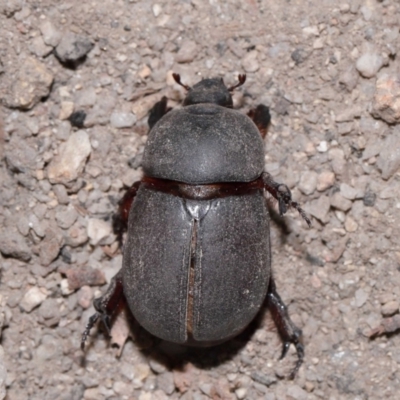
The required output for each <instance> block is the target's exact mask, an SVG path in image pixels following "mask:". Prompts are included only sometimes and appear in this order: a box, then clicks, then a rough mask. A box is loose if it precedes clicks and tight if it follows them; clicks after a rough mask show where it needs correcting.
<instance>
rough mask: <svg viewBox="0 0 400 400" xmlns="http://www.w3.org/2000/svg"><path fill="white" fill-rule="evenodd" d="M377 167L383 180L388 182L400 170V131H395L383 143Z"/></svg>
mask: <svg viewBox="0 0 400 400" xmlns="http://www.w3.org/2000/svg"><path fill="white" fill-rule="evenodd" d="M377 166H378V168H379V169H380V171H381V174H382V178H383V179H385V180H387V179H389V178H390V177H392V176H393V175H394V174H395V173H396V172H397V171H398V170H399V168H400V131H395V132H393V133H392V134H391V135H389V136H388V137H387V138H386V139H385V140H384V142H383V145H382V150H381V152H380V154H379V158H378V162H377Z"/></svg>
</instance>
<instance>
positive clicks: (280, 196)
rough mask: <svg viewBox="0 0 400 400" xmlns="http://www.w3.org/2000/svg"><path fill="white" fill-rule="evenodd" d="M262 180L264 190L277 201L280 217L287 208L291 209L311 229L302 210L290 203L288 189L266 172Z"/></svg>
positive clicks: (290, 196)
mask: <svg viewBox="0 0 400 400" xmlns="http://www.w3.org/2000/svg"><path fill="white" fill-rule="evenodd" d="M262 178H263V182H264V189H265V190H266V191H267V192H269V193H270V194H272V196H273V197H275V199H276V200H278V203H279V214H280V216H281V217H282V216H283V215H284V214H286V212H287V210H288V207H293V208H295V209H296V210H297V211H298V212H299V214H300V215H301V216H302V218H303V219H304V220H305V221H306V222H307V225H308V226H309V227H311V220H310V218H308V217H307V215H306V213H305V212H304V210H303V209H302V208H301V207H300V206H299V203H297V202H296V201H292V193H291V191H290V189H289V188H288V187H287V186H286V185H285V184H283V183H278V182H275V181H274V180H273V179H272V176H271V175H270V174H269V173H268V172H264V173H263V175H262Z"/></svg>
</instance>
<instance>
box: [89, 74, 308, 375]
mask: <svg viewBox="0 0 400 400" xmlns="http://www.w3.org/2000/svg"><path fill="white" fill-rule="evenodd" d="M174 78H175V81H176V82H177V83H179V84H180V85H182V86H183V87H184V88H185V89H186V90H187V91H188V92H187V95H186V98H185V100H184V102H183V107H182V108H181V109H178V110H170V109H169V108H168V107H167V99H166V97H163V98H162V99H161V101H159V102H158V103H156V104H155V105H154V107H153V108H152V109H151V111H150V115H149V119H148V123H149V127H150V132H149V135H148V141H147V144H146V147H145V150H144V155H143V163H142V166H143V171H144V176H143V178H142V180H141V181H139V182H136V183H135V184H134V185H133V186H132V187H131V188H130V189H129V190H128V191H127V193H126V194H125V196H124V197H123V199H122V200H121V202H120V209H119V214H118V215H117V218H116V219H115V221H114V222H115V226H116V227H117V228H118V230H119V234H120V238H122V234H123V232H124V231H125V230H127V239H126V243H125V245H124V250H123V266H122V268H121V270H120V271H119V272H118V273H117V274H116V276H115V277H114V278H113V279H112V281H111V283H110V286H109V288H108V290H107V292H106V293H105V294H104V295H103V296H102V297H100V298H98V299H96V300H95V301H94V307H95V309H96V310H97V312H96V313H95V314H94V315H93V316H92V317H90V319H89V322H88V324H87V327H86V329H85V331H84V333H83V335H82V348H84V344H85V341H86V338H87V336H88V334H89V332H90V329H91V328H92V327H93V325H94V324H95V323H96V321H97V320H98V319H99V318H100V319H101V320H102V321H103V323H104V325H105V326H106V328H107V329H108V330H109V329H110V320H111V316H112V315H113V313H114V312H115V310H116V309H117V308H118V306H119V304H121V303H122V302H123V301H126V303H127V305H128V307H129V309H130V311H131V312H132V314H133V316H134V317H135V318H136V320H137V321H138V322H139V324H140V325H142V326H143V327H144V328H145V329H146V330H148V331H149V332H150V333H152V334H153V335H155V336H156V337H159V338H161V339H164V340H167V341H171V342H175V343H180V344H186V345H190V346H212V345H216V344H219V343H222V342H224V341H226V340H228V339H230V338H232V337H233V336H235V335H237V334H239V333H240V332H241V331H243V329H244V328H245V327H246V326H247V325H248V324H249V323H250V322H251V321H252V320H253V319H254V317H255V316H256V314H257V313H258V311H259V309H260V307H261V306H262V304H263V302H264V300H265V298H267V306H268V308H269V310H270V311H271V313H272V316H273V319H274V321H275V324H276V326H277V328H278V331H279V334H280V336H281V338H282V340H283V351H282V358H283V357H284V356H285V355H286V353H287V350H288V348H289V346H290V344H291V343H293V344H294V345H295V347H296V350H297V356H298V360H297V362H296V365H295V367H294V368H293V370H292V373H291V377H294V376H295V374H296V373H297V371H298V369H299V368H300V365H301V364H302V362H303V358H304V348H303V345H302V343H301V341H300V339H301V330H300V329H299V328H297V327H296V326H295V325H294V323H293V322H292V321H291V319H290V317H289V315H288V313H287V308H286V306H285V304H284V303H283V301H282V300H281V298H280V296H279V294H278V293H277V290H276V287H275V282H274V279H273V276H272V273H271V247H270V227H269V221H270V219H269V215H268V210H267V204H266V199H265V197H264V192H265V191H267V192H269V193H270V194H271V195H272V196H273V197H275V198H276V199H277V200H278V204H279V213H280V215H283V214H285V212H286V211H287V209H288V207H294V208H296V209H297V210H298V211H299V213H300V214H301V216H302V217H303V218H304V219H305V220H306V222H307V223H308V224H309V225H310V220H309V219H308V217H307V216H306V215H305V213H304V212H303V210H302V209H301V208H300V206H299V205H298V204H297V203H296V202H293V201H292V199H291V193H290V190H289V188H288V187H287V186H286V185H283V184H279V183H277V182H275V181H274V180H273V179H272V177H271V176H270V175H269V174H268V173H266V172H264V171H263V170H264V145H263V137H264V136H265V134H266V131H267V128H268V125H269V122H270V115H269V110H268V108H267V107H266V106H264V105H262V104H260V105H259V106H258V107H257V108H255V109H253V110H251V111H250V112H249V114H248V115H243V114H241V113H240V112H238V111H235V110H233V109H232V97H231V94H230V92H231V91H232V90H233V89H235V88H236V87H238V86H240V85H242V84H243V83H244V82H245V80H246V76H245V75H239V83H238V84H237V85H235V86H233V87H230V88H227V87H226V86H225V84H224V82H223V80H222V79H218V78H214V79H204V80H202V81H200V82H199V83H197V84H196V85H194V86H193V87H192V88H191V87H189V86H187V85H184V84H182V83H181V81H180V76H179V75H177V74H174Z"/></svg>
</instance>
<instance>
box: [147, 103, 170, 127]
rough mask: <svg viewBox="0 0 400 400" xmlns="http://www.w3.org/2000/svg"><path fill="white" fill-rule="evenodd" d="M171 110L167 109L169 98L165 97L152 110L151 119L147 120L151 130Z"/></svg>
mask: <svg viewBox="0 0 400 400" xmlns="http://www.w3.org/2000/svg"><path fill="white" fill-rule="evenodd" d="M170 110H171V108H169V107H167V98H166V97H165V96H163V97H162V99H161V100H160V101H158V102H157V103H156V104H154V106H153V107H152V109H151V110H150V113H149V118H148V119H147V123H148V125H149V128H150V129H151V128H153V126H154V125H155V124H156V123H157V122H158V121H159V120H160V119H161V118H162V117H163V116H164V115H165V114H166V113H167V112H168V111H170Z"/></svg>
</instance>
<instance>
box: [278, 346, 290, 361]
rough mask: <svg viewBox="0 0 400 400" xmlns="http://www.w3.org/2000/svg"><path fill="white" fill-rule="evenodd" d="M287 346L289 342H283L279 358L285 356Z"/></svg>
mask: <svg viewBox="0 0 400 400" xmlns="http://www.w3.org/2000/svg"><path fill="white" fill-rule="evenodd" d="M289 347H290V342H285V343H283V347H282V354H281V356H280V357H279V359H280V360H283V359H284V358H285V357H286V354H287V352H288V350H289Z"/></svg>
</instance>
